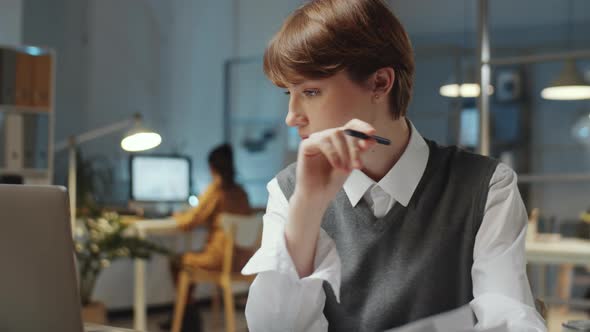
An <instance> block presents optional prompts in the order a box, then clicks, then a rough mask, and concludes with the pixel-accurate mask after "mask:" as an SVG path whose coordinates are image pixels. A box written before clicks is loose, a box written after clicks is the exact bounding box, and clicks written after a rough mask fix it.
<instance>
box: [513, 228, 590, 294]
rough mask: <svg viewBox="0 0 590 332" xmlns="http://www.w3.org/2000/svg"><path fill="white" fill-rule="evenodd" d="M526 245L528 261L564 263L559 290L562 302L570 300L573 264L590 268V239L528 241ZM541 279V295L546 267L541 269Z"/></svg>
mask: <svg viewBox="0 0 590 332" xmlns="http://www.w3.org/2000/svg"><path fill="white" fill-rule="evenodd" d="M525 247H526V257H527V262H528V263H537V264H543V265H545V264H558V265H562V267H561V268H560V277H559V278H560V281H559V287H558V292H559V296H560V298H561V299H560V300H561V301H562V302H570V301H569V290H570V289H569V288H570V278H571V266H572V265H580V266H585V267H586V268H587V269H590V241H588V240H581V239H574V238H563V239H561V240H559V241H555V242H552V241H527V243H526V245H525ZM539 280H540V283H541V291H540V294H539V295H540V296H545V269H544V268H543V270H542V271H541V276H540V278H539ZM578 302H580V301H578ZM582 305H583V306H586V305H587V304H586V301H583V303H582Z"/></svg>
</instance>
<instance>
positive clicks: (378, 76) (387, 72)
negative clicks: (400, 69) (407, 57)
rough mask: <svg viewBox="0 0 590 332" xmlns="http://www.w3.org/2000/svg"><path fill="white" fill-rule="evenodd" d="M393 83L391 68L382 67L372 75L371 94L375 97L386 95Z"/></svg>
mask: <svg viewBox="0 0 590 332" xmlns="http://www.w3.org/2000/svg"><path fill="white" fill-rule="evenodd" d="M394 82H395V71H394V70H393V68H391V67H383V68H380V69H378V70H377V71H376V72H375V73H374V74H373V82H372V83H373V84H372V87H373V93H374V94H375V95H376V96H385V95H388V94H389V92H390V91H391V89H392V88H393V83H394Z"/></svg>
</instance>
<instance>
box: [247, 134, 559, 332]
mask: <svg viewBox="0 0 590 332" xmlns="http://www.w3.org/2000/svg"><path fill="white" fill-rule="evenodd" d="M428 156H429V148H428V145H427V144H426V142H425V141H424V139H423V138H422V136H421V135H420V133H418V131H417V130H416V128H415V127H414V126H413V125H411V134H410V141H409V143H408V146H407V147H406V150H405V151H404V153H403V154H402V156H401V157H400V159H399V160H398V162H397V163H396V164H395V165H394V166H393V167H392V168H391V170H389V172H388V173H387V174H386V175H385V176H384V177H383V178H382V179H381V180H380V181H379V182H375V181H374V180H372V179H371V178H369V177H368V176H367V175H365V174H364V173H362V172H361V171H358V170H354V171H353V172H352V173H351V175H350V176H349V177H348V179H347V180H346V182H345V183H344V186H343V189H344V191H345V193H346V195H347V197H348V199H349V200H350V203H351V204H352V206H353V207H354V206H356V205H357V204H358V203H359V201H360V200H361V199H365V200H366V201H367V203H368V204H369V206H371V208H372V210H373V213H374V214H375V216H376V217H381V216H383V215H385V214H386V213H387V212H388V211H389V210H390V209H391V208H392V207H393V206H394V205H395V204H398V203H399V204H402V205H403V206H407V205H408V203H409V202H410V199H411V198H412V195H413V193H414V191H415V189H416V187H417V186H418V183H419V182H420V179H421V178H422V175H423V174H424V170H425V169H426V164H427V162H428ZM516 183H517V181H516V174H515V173H514V171H513V170H512V169H510V168H509V167H508V166H506V165H505V164H499V165H498V167H497V168H496V170H495V172H494V174H493V176H492V178H491V180H490V185H489V192H488V198H487V201H486V206H485V213H484V217H483V220H482V223H481V226H480V228H479V231H478V233H477V235H476V238H475V245H474V249H473V259H474V262H473V266H472V269H471V276H472V280H473V296H474V299H473V300H472V301H471V303H470V305H471V308H472V309H473V311H474V313H475V315H476V316H477V319H478V326H477V327H478V328H488V327H492V326H497V325H499V324H501V323H502V322H504V321H506V322H507V323H508V331H510V332H513V331H514V332H516V331H518V332H522V331H546V330H547V329H546V327H545V325H544V322H543V319H542V318H541V316H540V315H539V314H538V313H537V311H536V309H535V307H534V302H533V298H532V295H531V290H530V286H529V282H528V278H527V275H526V269H525V267H526V257H525V251H524V245H525V235H526V234H525V233H526V225H527V214H526V210H525V207H524V204H523V202H522V199H521V197H520V193H519V191H518V187H517V185H516ZM267 189H268V191H269V200H268V205H267V210H266V214H265V215H264V232H263V238H262V246H261V248H260V249H259V250H258V251H257V252H256V254H255V255H254V256H253V257H252V259H251V260H250V261H249V262H248V264H247V265H246V266H245V267H244V269H243V270H242V273H244V274H254V273H258V275H257V277H256V279H255V280H254V282H253V283H252V285H251V287H250V292H249V295H248V303H247V305H246V319H247V322H248V327H249V329H250V331H255V332H258V331H318V332H319V331H327V328H328V322H327V320H326V318H325V317H324V315H323V308H324V304H325V298H326V296H325V293H324V290H323V288H322V283H323V281H327V282H328V283H329V284H330V285H331V286H332V289H333V290H334V294H335V296H336V299H337V300H338V301H339V298H340V291H342V290H341V289H340V271H341V263H340V257H339V256H338V252H337V250H336V246H335V244H334V241H333V240H332V239H331V238H330V236H329V235H328V234H327V233H326V232H325V231H324V230H323V229H320V236H319V239H318V244H317V249H316V255H315V260H314V272H313V273H312V274H311V275H309V276H307V277H305V278H299V276H298V274H297V271H296V270H295V266H294V264H293V261H292V260H291V257H290V255H289V253H288V251H287V248H286V245H285V238H284V232H285V224H286V223H287V220H288V211H289V203H288V201H287V199H286V197H285V195H284V194H283V192H282V191H281V189H280V187H279V184H278V181H277V179H276V178H275V179H273V180H272V181H271V182H269V184H268V186H267Z"/></svg>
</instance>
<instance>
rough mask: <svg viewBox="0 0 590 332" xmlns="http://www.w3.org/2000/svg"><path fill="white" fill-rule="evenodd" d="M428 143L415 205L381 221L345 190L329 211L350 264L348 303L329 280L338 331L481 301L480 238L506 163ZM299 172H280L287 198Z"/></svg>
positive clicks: (329, 310) (332, 323) (329, 223)
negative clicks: (499, 169)
mask: <svg viewBox="0 0 590 332" xmlns="http://www.w3.org/2000/svg"><path fill="white" fill-rule="evenodd" d="M426 142H427V144H428V146H429V149H430V154H429V158H428V163H427V166H426V169H425V171H424V175H423V176H422V179H421V180H420V182H419V184H418V186H417V188H416V190H415V191H414V194H413V196H412V198H411V200H410V202H409V204H408V206H407V207H404V206H402V205H401V204H399V203H396V204H395V205H394V206H393V208H392V209H391V210H390V211H389V212H388V213H387V215H385V216H384V217H383V218H376V217H375V216H374V215H373V212H372V211H371V208H370V207H369V206H368V204H367V203H366V202H365V200H361V201H360V202H359V203H358V205H357V206H356V207H352V205H351V204H350V201H349V200H348V197H347V196H346V193H345V192H344V190H340V192H339V193H338V194H337V195H336V197H335V199H334V200H333V201H332V202H331V204H330V206H329V207H328V209H327V211H326V213H325V215H324V217H323V220H322V228H323V229H324V230H325V231H326V232H327V233H328V235H330V237H331V238H332V239H333V240H334V241H335V243H336V248H337V250H338V254H339V256H340V260H341V262H342V275H341V277H342V279H341V288H340V303H338V302H336V298H335V296H334V292H333V290H332V288H331V287H330V285H329V284H328V283H327V282H324V291H325V292H326V304H325V307H324V315H325V316H326V318H327V320H328V323H329V330H330V331H382V330H386V329H390V328H394V327H398V326H401V325H404V324H407V323H409V322H411V321H414V320H417V319H420V318H424V317H427V316H431V315H434V314H437V313H441V312H444V311H448V310H452V309H455V308H458V307H460V306H462V305H465V304H467V303H469V302H470V301H471V300H472V299H473V293H472V282H471V266H472V265H473V246H474V243H475V235H476V234H477V231H478V229H479V226H480V224H481V221H482V218H483V214H484V209H485V204H486V200H487V194H488V189H489V183H490V179H491V177H492V175H493V173H494V171H495V169H496V166H497V164H498V162H497V161H495V160H492V159H489V158H486V157H483V156H480V155H476V154H472V153H469V152H466V151H463V150H461V149H459V148H457V147H441V146H439V145H437V144H436V143H434V142H432V141H428V140H426ZM295 168H296V167H295V164H292V165H290V166H288V167H287V168H285V169H284V170H283V171H281V172H280V173H279V174H278V175H277V180H278V183H279V186H280V188H281V190H282V192H283V193H284V194H285V197H287V199H289V198H290V197H291V195H292V194H293V191H294V189H295Z"/></svg>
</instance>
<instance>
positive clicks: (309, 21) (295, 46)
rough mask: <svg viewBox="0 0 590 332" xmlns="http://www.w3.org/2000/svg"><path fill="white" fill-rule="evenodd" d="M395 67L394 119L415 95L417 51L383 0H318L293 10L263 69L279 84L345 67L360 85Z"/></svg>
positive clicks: (325, 76)
mask: <svg viewBox="0 0 590 332" xmlns="http://www.w3.org/2000/svg"><path fill="white" fill-rule="evenodd" d="M384 67H391V68H393V70H394V71H395V81H394V84H393V87H392V89H391V92H390V95H389V97H390V104H391V113H392V116H393V118H394V119H397V118H399V117H400V116H405V115H406V112H407V109H408V105H409V103H410V100H411V96H412V87H413V81H414V67H415V65H414V51H413V49H412V44H411V42H410V39H409V37H408V34H407V33H406V31H405V29H404V27H403V26H402V25H401V23H400V21H399V20H398V19H397V18H396V17H395V15H394V14H393V12H392V11H391V10H390V9H389V7H388V6H387V5H386V4H385V3H384V2H383V1H382V0H315V1H310V2H308V3H306V4H304V5H303V6H301V7H300V8H298V9H297V10H295V11H294V12H293V13H292V14H291V15H290V16H289V17H288V18H287V19H286V20H285V22H284V23H283V25H282V27H281V29H280V30H279V32H278V33H277V34H276V35H275V36H274V37H273V39H272V40H271V41H270V43H269V45H268V47H267V49H266V51H265V53H264V72H265V74H266V75H267V76H268V78H269V79H270V80H271V81H272V82H273V83H274V84H275V85H277V86H279V87H286V86H287V84H288V83H290V84H296V83H299V82H301V81H302V80H304V79H321V78H327V77H330V76H332V75H334V74H336V73H338V72H340V71H342V70H346V71H347V73H348V74H349V77H350V78H351V79H352V80H353V81H355V82H357V83H359V84H362V83H363V82H364V81H365V80H366V79H367V78H368V77H369V76H370V75H371V74H373V73H374V72H375V71H377V70H378V69H380V68H384Z"/></svg>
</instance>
